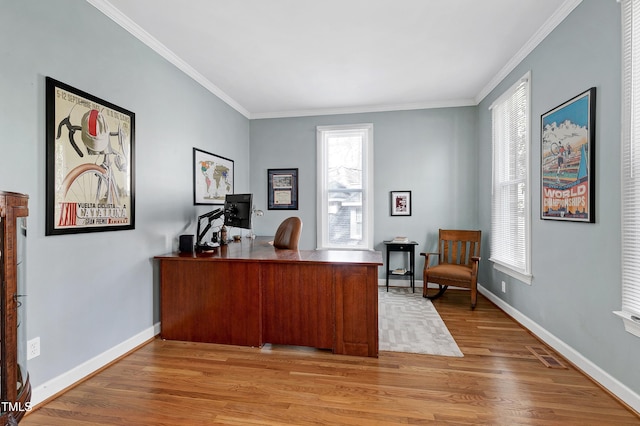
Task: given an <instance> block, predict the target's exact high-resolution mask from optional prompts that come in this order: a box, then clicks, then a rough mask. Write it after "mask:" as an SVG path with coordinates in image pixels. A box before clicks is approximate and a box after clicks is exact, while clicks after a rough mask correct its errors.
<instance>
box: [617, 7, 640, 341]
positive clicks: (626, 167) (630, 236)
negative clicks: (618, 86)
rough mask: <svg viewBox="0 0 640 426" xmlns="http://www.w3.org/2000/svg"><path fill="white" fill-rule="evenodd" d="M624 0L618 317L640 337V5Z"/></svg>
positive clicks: (632, 332)
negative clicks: (619, 305)
mask: <svg viewBox="0 0 640 426" xmlns="http://www.w3.org/2000/svg"><path fill="white" fill-rule="evenodd" d="M634 3H635V2H632V1H630V0H623V1H622V7H621V15H622V64H621V65H622V120H621V123H622V125H621V149H620V154H621V155H620V157H621V158H620V165H621V167H620V174H621V197H620V198H621V199H620V204H621V206H620V209H621V218H620V222H621V223H620V224H621V226H620V229H621V254H622V256H621V287H622V288H621V310H620V311H614V314H616V315H617V316H619V317H621V318H622V320H623V324H624V328H625V330H626V331H627V332H629V333H631V334H633V335H634V336H637V337H640V272H638V271H639V269H638V268H640V248H638V244H637V241H638V238H640V206H638V204H637V203H638V202H639V201H640V166H637V165H636V164H638V162H639V161H640V90H638V88H639V87H640V86H639V85H640V51H638V49H640V5H638V4H637V3H635V5H634Z"/></svg>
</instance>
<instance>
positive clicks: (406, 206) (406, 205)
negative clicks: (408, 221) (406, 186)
mask: <svg viewBox="0 0 640 426" xmlns="http://www.w3.org/2000/svg"><path fill="white" fill-rule="evenodd" d="M391 216H411V191H391Z"/></svg>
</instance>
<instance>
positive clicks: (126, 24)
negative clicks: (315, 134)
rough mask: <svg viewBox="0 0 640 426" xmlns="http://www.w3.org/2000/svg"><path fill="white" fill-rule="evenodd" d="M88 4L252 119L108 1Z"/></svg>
mask: <svg viewBox="0 0 640 426" xmlns="http://www.w3.org/2000/svg"><path fill="white" fill-rule="evenodd" d="M87 3H89V4H91V5H92V6H93V7H95V8H96V9H98V10H99V11H100V12H102V13H103V14H105V15H106V16H107V17H108V18H110V19H111V20H112V21H114V22H115V23H116V24H118V25H120V26H121V27H122V28H124V29H125V30H126V31H128V32H129V33H131V34H132V35H133V36H134V37H136V38H137V39H138V40H140V41H141V42H143V43H144V44H146V45H147V46H149V47H150V48H151V49H153V50H154V51H155V52H156V53H158V54H159V55H160V56H162V57H163V58H165V59H166V60H167V61H169V62H170V63H172V64H173V65H175V66H176V67H177V68H178V69H180V70H181V71H182V72H184V73H185V74H187V75H188V76H189V77H191V78H192V79H194V80H195V81H196V82H198V83H199V84H200V85H202V86H203V87H204V88H205V89H207V90H208V91H210V92H211V93H213V94H214V95H216V96H217V97H218V98H220V99H221V100H222V101H223V102H225V103H226V104H227V105H229V106H230V107H231V108H233V109H235V110H236V111H238V112H239V113H240V114H242V115H244V116H245V117H247V118H250V113H249V111H247V110H246V109H245V108H244V107H243V106H242V105H240V104H239V103H238V102H236V101H235V100H234V99H233V98H232V97H231V96H229V95H227V94H226V93H225V92H224V91H222V90H221V89H220V88H219V87H217V86H216V85H215V84H213V83H212V82H211V81H209V80H208V79H207V78H205V77H204V76H203V75H202V74H200V73H199V72H198V71H196V70H195V69H194V68H193V67H192V66H191V65H189V64H188V63H186V62H185V61H184V60H182V59H181V58H180V57H179V56H178V55H176V54H175V53H173V52H172V51H171V50H169V49H168V48H167V47H166V46H165V45H164V44H162V43H160V42H159V41H158V40H157V39H156V38H155V37H153V36H152V35H151V34H149V33H148V32H146V31H145V30H143V29H142V28H141V27H140V26H139V25H137V24H136V23H135V22H133V21H132V20H131V19H129V18H128V17H127V16H126V15H125V14H124V13H122V12H121V11H120V10H119V9H118V8H116V7H115V6H114V5H112V4H111V3H110V2H109V1H107V0H87Z"/></svg>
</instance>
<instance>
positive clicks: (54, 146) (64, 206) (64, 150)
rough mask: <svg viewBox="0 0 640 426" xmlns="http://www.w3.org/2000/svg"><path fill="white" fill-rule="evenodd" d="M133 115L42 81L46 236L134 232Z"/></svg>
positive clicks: (62, 85)
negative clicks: (130, 230) (44, 98)
mask: <svg viewBox="0 0 640 426" xmlns="http://www.w3.org/2000/svg"><path fill="white" fill-rule="evenodd" d="M134 140H135V114H134V113H132V112H131V111H127V110H126V109H124V108H121V107H119V106H116V105H114V104H112V103H110V102H107V101H104V100H102V99H100V98H97V97H95V96H93V95H91V94H89V93H86V92H83V91H81V90H78V89H75V88H73V87H71V86H69V85H67V84H64V83H62V82H60V81H57V80H54V79H53V78H51V77H47V78H46V163H47V165H46V167H47V170H46V180H47V182H46V215H45V216H46V227H45V235H58V234H73V233H80V232H97V231H117V230H124V229H134V225H135V190H134V188H135V185H134V176H135V174H134V165H135V161H134Z"/></svg>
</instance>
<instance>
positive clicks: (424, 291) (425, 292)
mask: <svg viewBox="0 0 640 426" xmlns="http://www.w3.org/2000/svg"><path fill="white" fill-rule="evenodd" d="M428 288H429V286H428V285H427V284H426V281H425V284H424V286H423V287H422V297H424V298H425V299H430V300H434V299H437V298H438V297H440V296H442V295H443V294H444V292H445V291H447V288H449V286H446V285H441V284H438V292H437V293H436V294H434V295H429V293H428V292H429V290H428Z"/></svg>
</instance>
